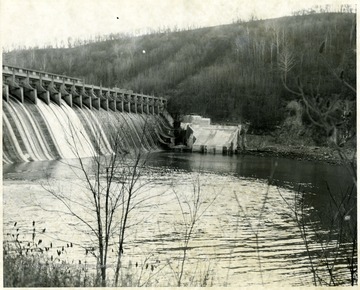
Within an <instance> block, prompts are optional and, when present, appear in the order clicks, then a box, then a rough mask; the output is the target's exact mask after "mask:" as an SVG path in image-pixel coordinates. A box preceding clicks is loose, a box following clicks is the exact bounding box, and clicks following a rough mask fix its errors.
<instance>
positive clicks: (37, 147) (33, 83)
mask: <svg viewBox="0 0 360 290" xmlns="http://www.w3.org/2000/svg"><path fill="white" fill-rule="evenodd" d="M2 120H3V163H14V162H26V161H38V160H53V159H62V158H76V157H90V156H93V155H95V154H104V155H106V154H111V153H112V152H113V150H114V149H115V148H113V147H114V144H115V143H116V144H117V145H116V146H117V149H119V148H120V150H121V151H123V152H128V151H132V150H133V149H140V150H148V151H150V150H155V149H159V148H160V147H168V146H170V145H171V143H172V142H173V136H172V118H171V116H170V115H169V114H168V113H167V111H166V99H164V98H157V97H154V96H147V95H143V94H136V93H133V92H132V91H125V90H120V89H117V88H115V89H108V88H102V87H95V86H92V85H86V84H84V83H83V82H82V81H81V80H80V79H75V78H71V77H67V76H60V75H55V74H50V73H45V72H39V71H34V70H28V69H21V68H15V67H10V66H3V119H2ZM117 136H120V137H117Z"/></svg>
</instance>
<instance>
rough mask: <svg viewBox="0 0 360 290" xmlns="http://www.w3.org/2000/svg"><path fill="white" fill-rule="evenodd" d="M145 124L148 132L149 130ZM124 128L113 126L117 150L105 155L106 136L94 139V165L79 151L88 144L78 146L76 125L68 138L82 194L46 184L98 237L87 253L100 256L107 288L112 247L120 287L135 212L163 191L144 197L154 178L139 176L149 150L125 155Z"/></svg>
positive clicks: (101, 274) (102, 280)
mask: <svg viewBox="0 0 360 290" xmlns="http://www.w3.org/2000/svg"><path fill="white" fill-rule="evenodd" d="M145 127H146V126H145ZM145 127H144V129H143V130H144V132H145V130H147V129H146V128H145ZM122 132H123V130H122V129H121V128H120V126H118V127H117V128H116V130H114V133H113V134H112V136H111V137H112V138H111V146H112V149H113V151H112V153H111V154H110V155H108V156H104V155H102V153H103V152H102V146H101V144H102V140H101V138H102V137H101V136H100V134H96V135H95V136H94V138H93V139H94V140H92V141H93V142H91V143H92V145H93V147H94V156H93V157H91V158H90V164H89V159H87V160H86V159H83V158H82V156H81V155H80V151H81V150H80V147H81V146H82V145H83V144H79V141H78V140H79V135H78V134H83V133H81V132H77V131H75V129H74V128H73V129H72V131H71V136H70V138H69V141H68V142H70V144H71V146H72V147H73V151H74V154H75V155H76V156H77V161H78V162H77V163H78V164H77V165H69V166H70V168H71V170H72V171H73V172H74V174H77V176H78V177H79V179H81V180H82V181H83V182H84V187H85V188H86V190H85V192H83V196H82V198H81V196H77V197H76V198H74V197H71V196H69V195H68V194H66V193H63V192H60V191H59V190H55V189H53V188H51V185H50V186H47V187H45V189H46V190H47V191H48V192H49V193H50V194H51V195H52V196H53V197H54V198H55V199H56V200H58V201H60V203H61V204H62V205H63V206H64V207H65V210H61V212H64V213H65V214H67V215H70V216H72V217H75V218H76V219H77V220H79V221H80V223H81V224H82V226H84V227H85V228H86V229H87V232H88V233H89V234H90V235H91V236H92V237H95V241H96V245H94V246H92V247H90V248H86V252H87V253H88V252H90V253H91V254H92V255H94V256H95V257H96V259H97V266H98V275H99V280H100V286H107V281H108V276H107V269H108V267H109V261H108V260H109V253H110V250H111V253H112V252H115V253H116V256H115V257H116V259H115V260H116V267H115V272H114V273H115V278H114V279H115V286H117V285H118V283H119V277H120V269H121V258H122V255H123V251H124V250H123V249H124V243H125V241H126V237H127V236H126V233H127V229H128V228H129V226H130V225H129V222H130V220H131V218H132V216H131V212H132V211H133V210H134V209H136V208H138V207H139V206H140V205H141V204H142V203H143V202H145V201H148V200H149V199H150V198H154V197H158V196H159V195H160V194H156V195H155V196H151V197H149V196H147V195H144V191H142V189H143V188H144V186H146V185H147V184H148V182H149V181H148V180H140V177H141V176H142V175H143V174H144V173H143V170H144V169H145V164H146V160H147V158H146V154H147V153H144V152H143V151H141V150H140V149H139V150H138V149H136V148H135V149H133V152H132V153H124V152H125V151H124V150H123V149H124V148H123V144H124V140H123V138H124V137H123V134H122ZM144 132H143V134H142V135H143V136H145V133H144ZM78 172H80V174H79V173H78ZM52 211H55V210H52ZM133 224H134V223H133ZM114 249H115V251H114ZM112 255H114V254H112Z"/></svg>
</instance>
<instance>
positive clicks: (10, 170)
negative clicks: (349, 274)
mask: <svg viewBox="0 0 360 290" xmlns="http://www.w3.org/2000/svg"><path fill="white" fill-rule="evenodd" d="M155 157H156V158H153V159H152V160H151V161H150V162H149V165H150V166H149V167H148V169H147V170H146V175H145V176H143V177H142V179H141V182H140V183H139V184H142V185H143V187H142V188H141V191H140V193H139V196H138V198H139V200H140V199H141V200H145V201H144V202H143V203H142V204H140V205H139V206H137V207H136V208H135V209H134V211H132V212H131V215H130V223H131V227H130V228H129V229H128V231H127V233H128V234H127V237H126V244H125V247H124V262H123V265H124V272H126V273H128V274H131V275H132V277H135V280H136V281H139V282H140V283H139V284H140V285H151V286H169V285H170V286H174V285H176V279H175V276H176V273H179V267H180V262H181V257H182V253H183V252H182V247H183V246H184V245H183V238H184V233H185V226H184V216H185V219H188V217H189V211H188V210H186V203H185V201H186V200H187V201H189V202H191V201H192V198H193V193H194V184H197V183H198V184H199V185H200V189H201V194H200V196H201V204H202V207H201V209H200V211H202V210H204V209H206V211H205V213H204V214H203V215H202V216H201V218H200V219H199V221H198V223H197V224H196V226H195V229H194V232H193V236H192V237H191V240H190V243H189V250H188V253H187V254H188V256H187V259H186V263H185V275H184V279H183V282H184V285H190V286H194V285H200V284H201V281H202V282H203V281H206V285H207V286H210V285H216V286H254V285H262V284H265V285H271V286H299V285H301V286H307V285H312V275H311V272H310V269H309V263H308V258H307V254H306V249H305V246H304V243H303V240H302V239H301V235H300V232H299V229H298V227H297V225H296V223H295V222H294V219H293V213H292V211H291V210H290V208H289V204H290V206H291V205H293V202H294V195H295V192H294V191H293V190H292V189H291V187H293V183H292V180H287V178H286V177H284V174H285V176H286V174H289V173H288V172H286V170H284V167H281V169H279V170H278V171H277V172H280V173H278V175H277V176H278V177H279V176H280V177H281V179H279V180H281V186H280V187H276V186H273V185H271V186H268V184H267V180H266V175H267V176H269V175H270V174H271V172H272V171H273V170H272V169H271V168H272V167H274V164H279V163H280V166H281V163H282V162H283V160H276V163H275V162H274V160H270V159H260V160H259V159H256V158H253V159H250V160H252V161H253V162H249V160H247V161H245V162H244V160H241V159H239V158H238V157H236V159H234V158H231V159H229V158H228V157H226V156H220V157H219V156H213V157H211V158H210V157H203V158H202V157H201V155H196V154H194V155H186V154H185V155H178V154H175V155H174V154H166V155H165V154H158V155H155ZM163 159H164V160H166V162H165V161H164V160H163ZM181 160H182V161H181ZM214 160H215V161H214ZM163 161H164V162H163ZM240 161H241V162H240ZM255 161H257V162H258V164H260V162H261V161H262V162H261V167H260V168H258V170H251V169H249V168H252V167H254V162H255ZM71 162H72V161H71ZM246 162H247V164H245V163H246ZM289 162H291V161H289ZM164 163H165V164H167V166H164ZM240 163H242V164H240ZM225 164H227V165H225ZM293 165H294V163H293ZM278 166H279V165H278ZM304 166H305V167H306V166H309V164H307V163H304ZM235 167H237V168H239V167H240V168H241V170H242V174H239V172H238V171H237V170H234V168H235ZM199 168H200V169H201V170H202V172H201V174H199V173H198V172H197V171H199ZM4 169H5V173H4V177H5V180H4V194H3V204H4V231H5V233H11V229H12V228H13V223H14V222H15V221H16V222H17V227H19V226H20V228H21V231H20V232H21V233H22V235H23V236H24V238H26V236H27V235H29V234H30V232H31V229H32V228H31V223H32V221H33V220H34V221H36V227H37V228H38V229H39V230H40V229H43V228H46V232H45V233H42V234H39V238H40V237H42V240H43V243H44V244H50V242H52V243H53V254H56V253H55V250H56V249H58V248H61V247H63V246H64V245H65V252H66V254H63V256H62V257H63V258H66V259H67V260H68V261H69V262H72V261H75V263H77V262H78V260H81V261H82V263H84V261H86V262H87V263H88V265H93V264H95V260H94V258H92V257H91V255H90V254H88V255H85V253H86V252H85V250H84V249H83V248H81V247H80V246H79V245H82V246H86V245H91V244H92V241H91V239H90V237H89V235H88V234H87V233H88V232H85V231H86V229H85V228H84V227H82V225H81V223H79V221H78V220H76V219H74V218H73V217H71V216H68V215H64V214H62V213H61V211H62V210H63V209H64V208H63V206H62V205H61V203H59V201H57V200H55V199H54V198H52V196H51V195H50V194H49V193H48V192H47V191H46V190H45V189H44V187H45V188H51V189H54V190H56V191H58V192H62V193H64V194H66V195H67V196H70V197H76V200H77V201H78V202H80V204H83V203H85V202H86V201H87V200H86V190H85V189H84V187H83V184H82V182H81V180H79V179H78V178H75V173H74V172H72V171H71V170H70V169H69V167H68V166H67V165H66V164H63V163H59V162H58V161H51V162H36V163H35V162H34V163H27V164H20V165H12V166H8V167H5V168H4ZM285 169H286V168H285ZM307 169H308V168H307ZM334 170H335V171H336V170H337V169H336V168H334ZM214 171H216V172H214ZM281 171H283V172H284V173H283V174H281ZM46 175H48V176H47V177H46V178H45V176H46ZM241 175H243V176H241ZM259 175H260V176H259ZM330 175H331V174H330ZM290 176H292V177H291V178H294V176H297V173H296V172H295V173H294V174H293V175H291V174H290ZM275 177H276V171H275V173H274V178H275ZM291 178H290V179H291ZM295 178H296V177H295ZM307 181H308V180H306V177H305V182H304V187H306V188H308V192H309V194H311V191H314V190H311V189H314V188H315V189H316V188H317V187H318V184H315V185H314V184H311V183H309V182H307ZM195 188H196V187H195ZM174 191H175V192H174ZM279 191H280V193H281V195H282V196H281V195H280V194H279ZM175 193H176V194H177V196H178V197H179V199H180V201H181V204H182V206H183V209H185V210H184V212H185V213H182V212H181V208H180V205H179V202H178V200H177V198H176V194H175ZM236 199H237V200H238V201H239V203H240V205H241V208H240V207H239V205H238V203H237V200H236ZM265 199H266V202H265V203H264V200H265ZM284 199H285V200H286V201H287V202H288V203H289V204H287V203H286V202H285V201H284ZM314 200H316V198H314ZM314 205H315V206H316V202H315V203H314ZM75 206H76V205H75ZM75 210H76V208H75ZM305 211H306V212H307V213H308V214H310V213H311V212H313V211H315V210H314V207H313V205H311V204H308V205H307V206H306V209H305ZM260 212H261V216H260ZM324 230H326V229H324ZM27 231H28V232H29V233H27ZM40 231H41V230H40ZM311 233H312V232H311V229H309V239H311ZM70 242H72V243H73V244H74V247H72V248H71V247H69V248H67V245H69V243H70ZM330 246H331V245H330ZM57 247H58V248H57ZM111 250H114V251H116V249H111ZM111 253H112V252H111ZM50 254H51V253H50ZM111 255H113V254H111ZM112 263H114V261H113V260H111V259H110V267H112V265H113V264H112ZM345 266H346V265H345ZM345 266H344V267H345ZM111 272H112V270H111V269H110V270H109V274H110V276H111Z"/></svg>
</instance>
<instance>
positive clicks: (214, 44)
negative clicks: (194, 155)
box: [3, 13, 356, 132]
mask: <svg viewBox="0 0 360 290" xmlns="http://www.w3.org/2000/svg"><path fill="white" fill-rule="evenodd" d="M320 46H321V52H322V54H319V48H320ZM3 62H4V63H5V64H8V65H14V66H20V67H26V68H32V69H37V70H43V71H49V72H53V73H59V74H64V75H70V76H74V77H80V78H83V79H84V80H85V82H87V83H91V84H101V85H102V86H105V87H115V86H116V87H120V88H124V89H131V90H133V91H135V92H143V93H145V94H154V95H156V96H164V97H166V98H168V100H169V105H168V110H169V111H170V112H171V113H172V114H173V115H174V116H181V115H182V114H188V113H197V114H200V115H203V116H206V117H210V118H211V119H212V121H214V122H218V123H224V124H225V123H227V124H230V123H239V122H244V121H248V122H250V123H251V125H252V129H253V130H255V131H258V132H265V131H271V130H274V128H277V127H278V126H279V125H281V124H282V123H283V122H284V120H285V118H286V116H287V114H289V112H288V110H289V106H288V104H289V103H290V102H292V101H294V100H295V101H296V100H297V98H298V96H296V95H294V94H292V93H291V92H290V91H289V90H288V89H286V88H285V86H284V84H286V85H287V87H288V88H296V87H297V83H298V82H299V80H301V82H302V84H304V89H305V90H308V91H309V94H310V92H311V91H312V90H313V89H314V88H316V92H317V95H318V96H317V97H321V98H323V99H326V98H333V97H334V96H336V98H344V99H345V98H349V96H350V97H352V98H355V97H354V92H351V91H350V90H347V89H346V88H344V87H343V86H341V82H339V81H337V79H336V77H334V74H339V75H340V74H341V79H342V80H346V82H347V83H349V84H351V85H352V86H354V87H355V86H356V14H353V13H321V14H313V15H301V16H300V15H299V16H291V17H283V18H278V19H270V20H253V21H249V22H242V21H238V22H237V23H233V24H229V25H222V26H217V27H208V28H200V29H194V30H186V31H170V30H169V31H162V32H158V33H152V34H148V35H142V36H136V37H130V36H121V35H109V36H107V37H105V38H102V39H98V40H96V39H95V40H92V41H84V40H72V39H69V42H68V44H67V45H66V47H65V46H63V47H46V48H32V49H17V50H12V51H8V52H4V53H3Z"/></svg>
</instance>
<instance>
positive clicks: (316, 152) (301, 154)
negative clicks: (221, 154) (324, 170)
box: [239, 145, 357, 164]
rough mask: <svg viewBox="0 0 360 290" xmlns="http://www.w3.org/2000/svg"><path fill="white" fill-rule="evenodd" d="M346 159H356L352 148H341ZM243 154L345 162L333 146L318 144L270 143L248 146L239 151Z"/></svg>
mask: <svg viewBox="0 0 360 290" xmlns="http://www.w3.org/2000/svg"><path fill="white" fill-rule="evenodd" d="M342 152H343V153H344V154H345V156H346V157H347V158H349V159H348V160H349V161H350V160H353V159H355V160H356V159H357V156H356V153H355V152H356V150H355V149H353V148H346V149H343V150H342ZM239 153H240V154H243V155H255V156H273V157H284V158H289V159H295V160H306V161H318V162H326V163H329V164H345V163H346V160H344V159H342V158H341V157H340V155H339V152H338V151H337V150H336V149H334V148H329V147H319V146H291V145H287V146H286V145H272V146H266V147H263V148H257V149H256V148H248V149H246V150H244V151H241V152H239Z"/></svg>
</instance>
